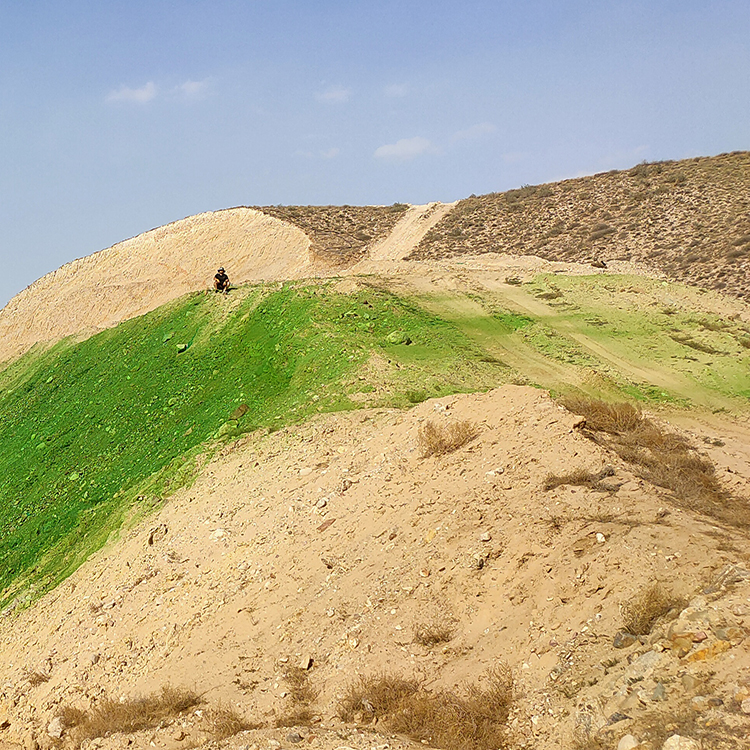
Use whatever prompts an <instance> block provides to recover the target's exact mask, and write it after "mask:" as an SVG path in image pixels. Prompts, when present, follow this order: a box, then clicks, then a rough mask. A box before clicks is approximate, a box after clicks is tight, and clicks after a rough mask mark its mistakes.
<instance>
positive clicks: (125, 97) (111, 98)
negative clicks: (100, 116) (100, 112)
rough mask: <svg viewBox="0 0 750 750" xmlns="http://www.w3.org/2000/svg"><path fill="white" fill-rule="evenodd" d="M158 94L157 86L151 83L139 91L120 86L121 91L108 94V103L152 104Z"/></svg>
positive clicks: (117, 90)
mask: <svg viewBox="0 0 750 750" xmlns="http://www.w3.org/2000/svg"><path fill="white" fill-rule="evenodd" d="M156 94H157V88H156V84H155V83H154V82H153V81H149V82H148V83H147V84H145V85H144V86H141V88H139V89H131V88H130V87H129V86H120V88H119V89H116V90H114V91H110V92H109V94H107V101H108V102H129V103H133V104H145V103H146V102H150V101H151V100H152V99H153V98H154V97H155V96H156Z"/></svg>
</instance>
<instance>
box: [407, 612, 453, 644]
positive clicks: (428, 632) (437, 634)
mask: <svg viewBox="0 0 750 750" xmlns="http://www.w3.org/2000/svg"><path fill="white" fill-rule="evenodd" d="M413 632H414V642H415V643H418V644H420V646H428V647H429V646H437V645H438V644H439V643H448V641H450V640H452V639H453V636H454V635H455V634H456V623H455V622H453V620H451V619H450V618H449V617H434V618H433V619H431V620H426V621H425V622H418V623H415V625H414V628H413Z"/></svg>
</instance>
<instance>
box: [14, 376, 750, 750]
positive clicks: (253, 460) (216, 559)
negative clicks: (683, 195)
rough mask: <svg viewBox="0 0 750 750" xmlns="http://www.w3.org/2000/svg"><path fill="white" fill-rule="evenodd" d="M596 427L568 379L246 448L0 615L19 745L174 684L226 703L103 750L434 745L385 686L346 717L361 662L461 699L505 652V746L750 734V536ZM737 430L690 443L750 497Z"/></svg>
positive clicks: (342, 417)
mask: <svg viewBox="0 0 750 750" xmlns="http://www.w3.org/2000/svg"><path fill="white" fill-rule="evenodd" d="M465 421H468V422H470V423H472V424H475V425H477V426H478V435H477V437H476V438H475V439H473V440H471V441H470V442H468V443H467V444H466V445H464V446H463V447H460V448H458V450H455V451H454V452H452V453H448V454H446V455H442V456H441V455H438V456H432V457H426V458H425V457H423V455H424V448H425V442H424V440H422V439H420V429H424V427H425V426H426V425H428V424H433V425H435V426H436V427H438V428H443V427H447V426H448V425H450V424H461V423H463V422H465ZM581 424H582V421H581V418H580V417H578V416H576V415H575V414H572V413H569V412H567V411H566V410H564V409H562V408H561V407H559V406H558V405H557V404H555V403H554V402H553V401H552V400H551V399H550V398H549V397H548V396H547V395H546V394H545V393H543V392H541V391H539V390H536V389H531V388H528V387H517V386H506V387H504V388H501V389H499V390H496V391H491V392H489V393H486V394H484V395H470V396H459V397H448V398H441V399H439V400H433V401H428V402H425V403H424V404H422V405H420V406H418V407H416V408H414V409H413V410H411V411H406V412H404V411H398V410H383V409H379V410H374V411H373V410H366V411H361V412H350V413H347V414H331V415H324V416H318V417H316V418H315V419H313V420H312V421H311V422H309V423H307V424H306V425H305V426H303V427H300V428H294V429H283V430H280V431H277V432H274V433H272V434H269V435H265V436H263V435H259V434H255V435H253V436H249V437H247V438H245V439H243V440H241V441H239V442H236V443H234V444H233V445H231V446H228V447H227V449H226V450H225V451H223V453H222V455H221V456H219V457H217V458H216V459H215V461H213V462H212V463H211V464H209V465H208V466H207V467H206V470H205V471H204V472H203V473H202V474H201V476H200V477H199V478H198V480H197V481H196V483H195V484H194V485H193V486H192V487H190V488H189V489H188V488H186V489H182V490H179V491H178V492H177V493H176V495H175V496H174V497H173V498H172V500H171V502H170V503H169V505H167V506H166V507H164V508H163V509H162V510H161V511H159V512H158V513H157V514H155V515H153V516H152V517H150V518H149V519H147V520H145V521H144V522H143V523H141V524H138V525H137V526H135V527H134V528H132V529H130V530H128V531H127V532H125V533H124V534H123V535H122V538H121V539H120V540H119V541H117V542H116V543H113V544H111V545H110V546H108V548H107V549H106V550H104V551H103V552H101V553H99V554H98V555H96V556H95V557H94V558H92V559H91V560H90V562H88V563H87V564H86V565H84V566H83V567H82V568H80V569H79V570H78V571H77V572H76V573H75V574H73V575H72V576H71V577H70V578H69V579H68V580H67V581H66V582H65V583H64V584H62V585H61V586H60V587H58V588H57V589H56V590H55V591H54V592H53V593H51V594H49V595H48V596H47V597H45V598H44V599H43V600H42V601H40V602H39V604H38V606H36V607H35V608H32V609H27V610H25V611H23V612H21V613H20V614H19V615H17V617H16V618H14V619H13V620H10V621H9V620H7V619H5V620H3V621H0V636H1V637H0V663H3V664H4V665H5V667H4V670H3V686H2V688H1V693H0V695H1V697H2V704H1V705H2V706H3V709H2V713H0V722H4V723H3V726H5V729H4V732H3V735H1V737H3V738H4V741H6V742H7V743H12V742H18V743H22V742H26V746H27V747H28V746H29V745H33V744H34V742H38V743H40V744H41V745H42V746H43V747H48V746H49V744H50V742H51V738H50V737H49V736H48V732H49V727H52V732H53V734H54V733H55V732H56V731H57V730H56V729H55V727H56V726H60V725H59V724H58V725H55V724H53V721H54V720H55V717H59V716H64V717H67V721H68V724H67V725H63V726H64V727H65V729H64V730H63V741H64V746H65V747H70V746H71V742H73V741H74V740H75V738H76V736H79V737H80V735H76V732H77V729H76V727H75V726H73V724H74V723H75V722H79V725H81V724H80V723H81V722H83V721H84V719H85V716H86V712H88V711H90V710H91V709H92V708H95V707H96V706H103V705H107V704H106V703H105V698H106V697H112V698H113V699H115V700H122V701H126V702H127V701H128V700H131V699H133V698H134V697H136V696H138V695H146V694H150V693H151V692H152V691H158V690H159V689H160V688H161V687H162V686H163V685H165V684H167V683H168V684H171V685H173V686H176V687H179V686H186V687H189V688H191V689H192V690H194V691H197V693H198V694H199V695H200V696H201V698H202V701H203V702H204V703H203V705H202V706H201V705H199V706H197V707H195V708H193V709H191V710H188V711H187V712H185V713H183V714H182V715H179V716H174V715H170V716H168V717H167V718H166V719H165V720H163V721H160V722H157V723H156V724H154V725H152V726H151V728H150V729H147V730H143V731H137V732H125V733H120V732H115V733H114V734H113V735H112V736H111V737H103V738H101V739H99V740H96V747H99V748H102V750H110V748H123V747H126V746H129V747H132V748H148V747H154V746H155V747H162V748H170V749H172V748H178V747H185V746H192V745H194V744H195V743H197V744H200V743H203V742H207V741H208V740H210V739H211V738H212V737H217V736H221V733H222V727H226V726H227V724H226V721H225V722H224V724H222V723H221V722H217V721H216V716H217V715H216V713H215V711H216V710H217V707H223V711H224V714H222V715H223V716H224V718H225V719H226V717H227V712H229V711H230V709H231V712H233V715H234V716H235V717H237V716H239V717H240V718H241V719H242V720H243V721H244V722H246V725H247V726H248V727H250V726H256V727H258V728H256V729H248V730H244V731H240V733H239V734H238V735H236V736H234V737H232V738H228V739H226V740H224V741H223V742H222V744H221V745H220V746H222V747H230V748H237V749H239V748H243V747H244V748H248V747H257V748H264V750H266V749H270V748H279V747H282V748H290V747H293V746H295V744H301V743H304V745H303V746H308V745H311V746H313V747H317V748H320V750H334V749H336V748H338V749H339V750H340V749H341V748H344V747H346V748H357V749H358V750H360V749H361V750H365V749H368V750H369V749H370V748H373V747H390V748H407V747H416V746H419V743H416V744H411V743H409V742H408V741H407V740H406V739H405V738H404V737H401V738H400V739H399V738H393V731H389V729H388V727H389V723H388V721H387V719H386V717H383V718H381V719H380V720H378V721H374V720H375V719H377V717H378V714H377V713H376V712H377V711H378V710H379V709H378V706H379V705H380V704H378V703H377V699H376V698H375V697H370V698H369V699H367V700H369V701H370V703H368V702H367V701H366V700H363V701H361V703H360V704H359V706H358V707H356V709H355V714H356V716H354V717H350V720H349V721H346V722H345V721H342V719H341V718H340V716H339V712H340V710H341V705H342V704H341V700H342V698H343V697H344V696H345V695H346V694H347V691H348V690H349V687H350V686H351V685H352V684H353V683H355V682H356V679H357V676H358V675H361V676H363V677H368V676H377V675H379V674H380V675H382V674H384V673H385V674H389V675H392V676H393V677H394V678H395V677H398V678H403V679H412V678H419V679H422V680H424V681H426V684H427V685H428V686H429V687H430V689H431V690H432V691H433V693H432V695H436V693H435V692H434V691H437V690H440V689H445V690H448V689H456V688H458V689H459V690H460V685H461V684H462V683H468V684H469V685H479V686H485V685H486V684H487V683H486V682H485V680H486V679H487V675H488V674H490V673H491V672H492V670H493V668H497V667H498V665H500V664H502V663H506V664H508V665H509V667H510V668H511V669H512V675H513V682H514V691H513V692H514V695H515V698H513V699H512V700H511V701H510V709H509V710H510V712H509V714H508V717H507V720H500V721H499V724H500V727H501V732H502V733H503V734H504V737H505V739H503V740H502V746H503V747H505V746H506V742H507V743H508V746H509V747H526V748H534V749H538V750H547V749H549V750H552V748H559V747H564V748H582V747H601V748H614V747H616V746H617V744H618V742H619V741H620V740H621V738H622V737H624V736H625V735H633V736H636V737H638V738H639V739H642V740H644V741H649V742H650V743H652V744H648V745H645V746H644V747H651V748H661V746H662V743H663V742H664V740H665V739H666V737H668V736H670V735H672V734H679V735H683V736H686V737H692V738H697V739H699V740H702V741H703V742H704V744H703V745H702V747H711V748H737V749H739V748H743V747H746V744H745V739H744V738H746V737H747V733H748V731H750V716H747V714H746V713H745V714H743V712H742V710H741V707H740V704H741V703H742V701H746V698H747V697H748V696H749V695H750V692H749V691H750V654H749V653H748V651H747V647H746V646H747V640H746V637H747V635H748V633H749V632H750V572H748V570H747V568H748V565H749V564H750V558H749V557H748V546H747V537H746V535H745V532H744V531H742V530H739V529H733V528H731V527H728V526H726V525H724V524H721V523H717V521H716V520H715V519H711V518H708V517H700V516H696V515H695V514H694V513H692V512H689V511H685V510H682V509H681V508H679V507H678V506H676V505H675V502H674V496H673V495H672V493H670V492H666V491H664V490H661V489H659V488H656V487H654V486H652V485H650V484H649V483H648V482H645V481H644V480H643V479H641V478H640V477H639V475H638V470H637V468H636V467H634V466H633V465H632V464H629V463H626V462H623V461H622V460H621V459H620V458H618V456H617V455H615V454H613V453H611V452H610V451H608V450H606V449H604V448H603V447H601V446H599V445H597V444H596V443H595V442H593V441H592V440H590V439H588V438H587V437H586V435H585V434H584V433H583V432H582V431H581V429H580V426H581ZM576 425H578V427H576ZM666 429H671V430H674V429H675V428H674V427H669V426H667V427H666ZM734 429H735V428H731V427H730V426H729V424H728V423H727V424H724V425H723V426H720V425H719V424H717V425H715V426H714V427H713V428H711V429H709V430H708V431H706V430H705V428H704V429H702V430H701V431H700V432H699V433H698V434H696V433H694V432H693V433H692V434H687V435H686V436H687V437H688V438H689V439H690V440H692V441H694V442H695V441H697V442H698V443H700V444H701V445H706V446H707V450H708V452H709V454H710V456H711V458H712V460H713V461H714V462H715V464H716V466H717V472H718V475H719V477H720V478H721V480H722V481H723V482H726V483H727V486H730V487H731V488H732V490H733V491H734V492H747V491H748V490H749V489H750V487H749V484H750V483H748V481H747V476H748V469H750V452H749V451H748V446H750V440H748V431H747V428H745V429H744V431H743V432H742V433H737V432H734ZM702 438H706V439H710V442H709V443H705V442H704V441H703V439H702ZM428 445H429V443H428ZM608 467H611V468H608ZM603 469H605V470H604V471H603ZM574 470H580V471H585V472H589V476H590V477H591V478H590V479H588V480H581V479H574V478H572V476H571V472H573V471H574ZM550 475H553V476H556V477H559V478H560V483H559V484H558V485H557V486H553V485H554V483H550V481H549V479H550ZM566 476H567V477H568V478H567V479H566V478H565V477H566ZM597 477H602V478H601V479H599V478H597ZM547 486H552V488H551V489H545V487H547ZM656 582H659V583H660V585H661V586H663V587H664V591H665V592H666V593H665V594H663V595H662V596H664V597H666V598H664V599H663V600H660V601H661V603H659V604H657V608H656V609H654V608H653V606H652V609H651V610H649V611H650V612H651V614H650V615H649V616H651V617H652V616H653V615H654V614H657V615H658V613H659V612H666V611H667V609H669V610H670V611H669V613H668V614H666V616H664V617H662V618H661V619H659V620H658V621H657V622H656V623H655V624H654V625H653V626H652V625H648V630H647V631H644V632H646V634H645V635H643V636H641V637H640V638H639V637H638V636H622V635H620V636H618V633H620V632H621V630H622V629H623V627H624V626H625V624H626V623H627V621H628V620H627V612H626V611H625V610H623V609H622V607H623V606H624V605H626V604H627V602H629V601H633V600H634V599H637V597H638V595H639V594H642V593H643V592H644V591H648V590H649V587H650V586H652V585H653V584H654V583H656ZM631 627H632V626H631ZM743 705H744V704H743ZM370 706H371V707H372V708H371V707H370ZM74 709H75V710H77V711H78V712H79V713H74ZM108 711H110V713H108V714H107V715H108V716H109V717H110V721H113V718H112V716H113V713H112V711H111V710H110V709H108ZM212 711H214V713H212ZM373 712H375V713H373ZM352 718H353V719H354V722H352V721H351V719H352ZM373 722H374V723H373ZM278 724H280V725H281V726H280V727H279V728H275V726H276V725H278ZM109 726H110V727H111V726H112V725H111V724H110V725H109ZM115 726H116V725H115ZM236 726H240V728H241V725H236ZM357 727H359V729H358V728H357ZM502 727H505V729H504V730H503V729H502ZM429 729H430V731H431V732H433V733H434V731H435V729H436V726H432V727H430V728H429ZM373 732H375V733H373ZM427 736H434V734H433V735H429V734H428V735H427ZM498 742H500V740H498ZM595 742H596V743H598V744H595ZM585 743H588V744H585ZM435 744H436V745H437V746H438V747H444V748H456V747H459V745H458V744H451V742H448V744H446V743H445V740H443V742H437V743H435ZM426 745H427V746H428V747H430V746H433V743H432V742H429V741H428V742H427V743H426ZM4 746H6V745H4ZM7 746H8V747H13V746H15V745H12V744H8V745H7ZM211 746H212V747H216V746H217V745H216V744H214V745H211ZM421 746H422V747H424V746H425V745H424V744H423V745H421ZM469 746H470V745H467V746H466V747H469ZM471 746H473V745H471ZM480 746H481V747H486V746H485V745H480ZM497 746H498V745H493V746H492V747H497ZM686 747H690V748H692V747H693V746H692V745H686ZM696 747H698V746H697V745H696Z"/></svg>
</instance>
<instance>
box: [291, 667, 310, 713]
mask: <svg viewBox="0 0 750 750" xmlns="http://www.w3.org/2000/svg"><path fill="white" fill-rule="evenodd" d="M284 679H285V680H286V682H287V684H288V685H289V689H290V693H289V694H290V697H291V699H292V701H293V702H294V703H297V704H300V705H305V706H306V705H309V704H310V703H312V702H313V701H314V700H315V699H316V698H317V697H318V691H317V689H316V688H314V687H313V686H312V685H311V684H310V673H309V672H308V671H307V670H306V669H302V668H301V667H292V668H291V669H289V670H287V672H286V674H285V675H284Z"/></svg>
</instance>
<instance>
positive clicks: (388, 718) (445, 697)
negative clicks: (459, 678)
mask: <svg viewBox="0 0 750 750" xmlns="http://www.w3.org/2000/svg"><path fill="white" fill-rule="evenodd" d="M487 683H488V684H487V686H486V687H484V688H483V687H479V686H476V685H470V686H468V687H466V688H464V689H463V690H460V691H456V690H437V691H431V690H427V689H426V688H425V687H424V686H423V685H422V684H421V683H419V682H417V681H416V680H405V679H403V678H401V677H395V676H393V675H383V674H381V675H377V676H373V677H369V678H361V679H360V681H359V682H358V683H356V684H355V685H353V686H352V687H350V689H349V691H348V693H347V694H346V696H345V697H344V699H343V700H342V702H341V717H342V718H343V719H344V720H345V721H351V720H353V719H354V718H355V717H356V716H357V715H361V716H365V717H367V718H369V719H370V720H373V721H374V720H381V721H382V722H383V723H384V724H385V725H386V726H387V727H388V728H389V730H390V731H393V732H398V733H400V734H405V735H408V736H409V737H411V738H412V739H415V740H417V741H419V742H424V743H429V744H431V745H433V746H435V747H440V748H446V749H449V750H498V749H499V748H505V747H507V746H508V738H507V730H506V722H507V720H508V715H509V713H510V707H511V704H512V702H513V679H512V676H511V672H510V669H509V668H508V667H507V666H501V667H498V668H497V669H494V670H492V671H491V672H490V673H489V674H488V675H487Z"/></svg>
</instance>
